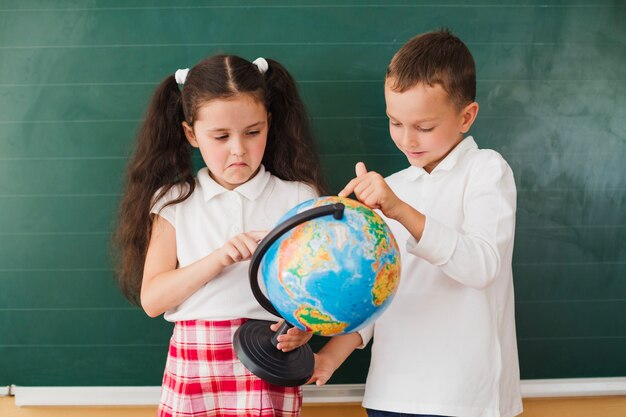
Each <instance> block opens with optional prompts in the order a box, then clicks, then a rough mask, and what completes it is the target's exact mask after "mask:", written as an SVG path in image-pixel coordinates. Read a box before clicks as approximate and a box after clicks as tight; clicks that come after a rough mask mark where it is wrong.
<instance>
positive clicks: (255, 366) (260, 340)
mask: <svg viewBox="0 0 626 417" xmlns="http://www.w3.org/2000/svg"><path fill="white" fill-rule="evenodd" d="M271 324H273V322H271V321H265V320H248V321H247V322H245V323H244V324H243V325H241V326H240V327H239V328H238V329H237V331H236V332H235V335H234V337H233V345H234V347H235V352H236V353H237V357H238V358H239V360H240V361H241V362H242V363H243V364H244V366H245V367H246V368H248V370H250V372H252V373H253V374H255V375H256V376H258V377H259V378H261V379H263V380H264V381H267V382H269V383H271V384H274V385H279V386H281V387H296V386H299V385H303V384H305V383H306V382H307V381H308V380H309V379H310V378H311V376H312V375H313V368H314V366H315V361H314V358H313V350H312V349H311V347H310V346H309V345H308V344H307V345H303V346H300V347H299V348H297V349H294V350H292V351H289V352H282V351H280V350H278V349H277V348H276V346H274V344H273V342H272V337H273V336H274V335H275V332H273V331H272V329H270V325H271Z"/></svg>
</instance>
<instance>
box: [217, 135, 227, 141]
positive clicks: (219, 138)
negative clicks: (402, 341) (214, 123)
mask: <svg viewBox="0 0 626 417" xmlns="http://www.w3.org/2000/svg"><path fill="white" fill-rule="evenodd" d="M214 139H216V140H225V139H228V135H221V136H214Z"/></svg>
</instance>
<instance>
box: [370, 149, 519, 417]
mask: <svg viewBox="0 0 626 417" xmlns="http://www.w3.org/2000/svg"><path fill="white" fill-rule="evenodd" d="M386 181H387V183H388V184H389V186H390V187H391V189H392V190H393V191H394V192H395V193H396V194H397V195H398V197H400V198H401V199H402V200H404V201H405V202H407V203H409V204H410V205H411V206H413V207H415V208H416V209H417V210H418V211H420V212H421V213H423V214H424V215H425V216H426V225H425V228H424V233H423V235H422V238H421V239H420V241H419V242H416V241H415V239H414V238H413V237H412V236H411V235H410V234H409V232H408V231H407V230H406V229H405V228H404V227H403V226H402V225H401V224H400V223H398V222H396V221H394V220H390V219H387V222H388V224H389V226H390V228H391V230H392V231H393V233H394V235H395V237H396V239H397V241H398V244H399V246H400V248H401V256H402V275H401V280H400V286H399V288H398V292H397V294H396V296H395V298H394V300H393V302H392V303H391V305H390V306H389V308H388V310H387V311H385V313H384V314H383V315H382V316H381V318H380V319H378V320H377V321H376V323H375V324H374V344H373V346H372V360H371V365H370V369H369V374H368V377H367V385H366V390H365V396H364V400H363V406H364V407H366V408H373V409H379V410H388V411H396V412H403V413H414V414H436V415H445V416H457V417H479V416H480V417H502V416H504V417H508V416H514V415H517V414H519V413H521V411H522V402H521V395H520V385H519V365H518V357H517V345H516V336H515V317H514V300H513V278H512V267H511V259H512V255H513V238H514V231H515V207H516V189H515V182H514V180H513V173H512V171H511V169H510V167H509V165H508V164H507V163H506V161H505V160H504V159H503V158H502V157H501V156H500V154H498V153H497V152H495V151H491V150H479V149H478V147H477V145H476V143H475V142H474V140H473V138H472V137H467V138H465V139H464V140H463V141H461V143H460V144H459V145H457V146H456V148H455V149H453V150H452V152H450V154H448V156H447V157H446V158H445V159H444V160H443V161H441V163H440V164H439V165H438V166H437V167H436V168H435V169H434V170H433V171H432V172H431V173H430V174H428V173H427V172H426V171H424V170H423V169H422V168H418V167H409V168H407V169H405V170H403V171H400V172H398V173H396V174H393V175H391V176H390V177H388V178H387V179H386ZM371 334H372V327H369V328H367V329H364V330H363V331H362V332H361V335H362V337H363V338H364V341H365V343H367V341H369V338H370V337H371Z"/></svg>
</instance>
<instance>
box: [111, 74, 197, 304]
mask: <svg viewBox="0 0 626 417" xmlns="http://www.w3.org/2000/svg"><path fill="white" fill-rule="evenodd" d="M184 120H185V119H184V115H183V106H182V101H181V93H180V90H179V88H178V84H177V83H176V80H175V78H174V76H169V77H167V78H166V79H165V80H164V81H163V82H162V83H161V84H160V85H159V87H158V88H157V90H156V91H155V93H154V95H153V97H152V100H151V102H150V105H149V107H148V110H147V112H146V116H145V119H144V121H143V124H142V126H141V129H140V130H139V133H138V135H137V147H136V149H135V152H134V155H133V156H132V158H131V160H130V162H129V165H128V171H127V177H126V184H125V191H124V195H123V197H122V201H121V204H120V210H119V224H118V227H117V232H116V235H115V241H116V245H117V247H118V250H119V253H118V256H119V260H118V282H119V285H120V288H121V290H122V292H123V294H124V295H125V296H126V297H127V298H128V299H129V300H130V301H131V302H132V303H134V304H136V305H140V291H141V281H142V277H143V266H144V261H145V256H146V252H147V248H148V243H149V241H150V234H151V231H152V216H151V215H150V210H151V209H152V207H153V205H154V203H155V202H156V201H157V200H158V199H160V198H161V197H162V196H164V195H165V194H166V193H167V192H168V191H169V190H170V189H171V188H172V187H174V186H175V185H177V184H180V185H183V187H182V188H181V190H182V192H181V195H180V196H179V197H178V198H177V199H176V200H173V201H171V202H170V203H168V204H174V203H177V202H180V201H183V200H185V199H186V198H188V197H189V196H190V195H191V193H192V192H193V189H194V185H195V182H194V178H193V172H192V162H191V153H190V145H189V144H188V142H187V140H186V138H185V135H184V132H183V127H182V122H183V121H184ZM185 185H186V186H185Z"/></svg>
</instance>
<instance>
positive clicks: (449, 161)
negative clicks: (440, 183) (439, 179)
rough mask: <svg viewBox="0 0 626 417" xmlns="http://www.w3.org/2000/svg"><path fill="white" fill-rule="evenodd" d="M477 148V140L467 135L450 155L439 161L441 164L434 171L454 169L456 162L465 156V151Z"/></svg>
mask: <svg viewBox="0 0 626 417" xmlns="http://www.w3.org/2000/svg"><path fill="white" fill-rule="evenodd" d="M477 148H478V145H476V142H474V138H473V137H471V136H468V137H466V138H465V139H463V140H461V142H459V143H458V145H456V146H455V147H454V149H452V150H451V151H450V153H449V154H448V155H446V157H445V158H444V159H443V161H441V162H439V165H437V166H436V167H435V169H433V171H432V172H436V171H450V170H452V168H454V166H455V165H456V163H457V162H458V161H459V159H460V158H461V157H462V156H463V154H465V152H467V151H469V150H470V149H477Z"/></svg>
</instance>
